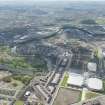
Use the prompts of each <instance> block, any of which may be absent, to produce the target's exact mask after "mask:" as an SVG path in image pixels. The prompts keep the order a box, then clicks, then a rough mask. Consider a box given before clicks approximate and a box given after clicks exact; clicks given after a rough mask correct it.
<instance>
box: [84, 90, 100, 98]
mask: <svg viewBox="0 0 105 105" xmlns="http://www.w3.org/2000/svg"><path fill="white" fill-rule="evenodd" d="M100 95H101V94H98V93H95V92H91V91H87V92H86V93H85V99H86V100H88V99H91V98H95V97H97V96H100Z"/></svg>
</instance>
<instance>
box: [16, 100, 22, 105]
mask: <svg viewBox="0 0 105 105" xmlns="http://www.w3.org/2000/svg"><path fill="white" fill-rule="evenodd" d="M15 105H24V102H23V101H16V102H15Z"/></svg>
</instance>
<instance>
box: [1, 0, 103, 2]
mask: <svg viewBox="0 0 105 105" xmlns="http://www.w3.org/2000/svg"><path fill="white" fill-rule="evenodd" d="M14 1H18V2H32V1H64V0H0V2H14ZM65 1H105V0H65Z"/></svg>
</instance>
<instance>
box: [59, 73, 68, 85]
mask: <svg viewBox="0 0 105 105" xmlns="http://www.w3.org/2000/svg"><path fill="white" fill-rule="evenodd" d="M68 78H69V74H68V73H67V72H65V74H64V78H63V81H62V82H61V86H62V87H67V80H68Z"/></svg>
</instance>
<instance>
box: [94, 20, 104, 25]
mask: <svg viewBox="0 0 105 105" xmlns="http://www.w3.org/2000/svg"><path fill="white" fill-rule="evenodd" d="M96 23H98V24H100V25H104V24H105V18H100V19H97V20H96Z"/></svg>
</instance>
